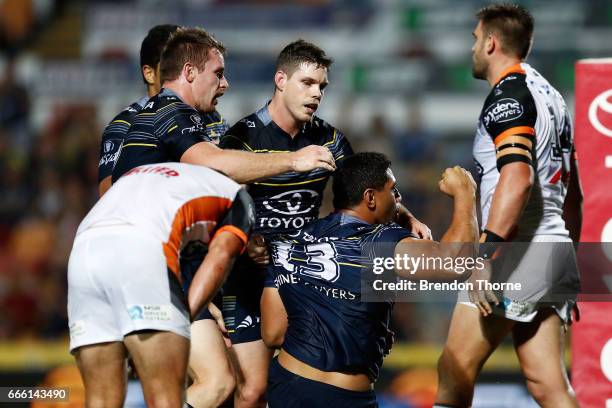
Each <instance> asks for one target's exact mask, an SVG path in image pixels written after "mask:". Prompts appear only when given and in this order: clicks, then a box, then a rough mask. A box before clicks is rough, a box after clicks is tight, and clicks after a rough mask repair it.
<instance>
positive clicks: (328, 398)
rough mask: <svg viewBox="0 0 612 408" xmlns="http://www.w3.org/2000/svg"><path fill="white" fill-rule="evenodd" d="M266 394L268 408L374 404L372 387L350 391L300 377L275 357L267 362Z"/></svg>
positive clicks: (351, 407)
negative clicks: (268, 367) (365, 389)
mask: <svg viewBox="0 0 612 408" xmlns="http://www.w3.org/2000/svg"><path fill="white" fill-rule="evenodd" d="M267 398H268V406H269V407H270V408H318V407H322V408H327V407H334V408H378V403H377V402H376V394H375V393H374V391H351V390H346V389H344V388H339V387H335V386H333V385H329V384H325V383H322V382H319V381H314V380H309V379H308V378H304V377H300V376H299V375H297V374H293V373H292V372H290V371H288V370H287V369H285V368H284V367H283V366H281V365H280V363H279V362H278V359H277V358H275V359H273V360H272V362H271V363H270V371H269V373H268V391H267Z"/></svg>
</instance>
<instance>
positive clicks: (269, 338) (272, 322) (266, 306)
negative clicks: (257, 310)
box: [260, 287, 288, 348]
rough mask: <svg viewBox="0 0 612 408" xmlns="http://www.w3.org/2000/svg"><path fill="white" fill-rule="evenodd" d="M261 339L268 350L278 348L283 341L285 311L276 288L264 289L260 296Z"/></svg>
mask: <svg viewBox="0 0 612 408" xmlns="http://www.w3.org/2000/svg"><path fill="white" fill-rule="evenodd" d="M260 306H261V337H262V339H263V341H264V343H266V346H268V347H270V348H278V347H281V346H282V345H283V342H284V341H285V332H286V331H287V325H288V321H287V311H286V310H285V306H284V305H283V300H282V299H281V297H280V294H279V293H278V289H277V288H276V287H265V288H264V290H263V294H262V296H261V305H260Z"/></svg>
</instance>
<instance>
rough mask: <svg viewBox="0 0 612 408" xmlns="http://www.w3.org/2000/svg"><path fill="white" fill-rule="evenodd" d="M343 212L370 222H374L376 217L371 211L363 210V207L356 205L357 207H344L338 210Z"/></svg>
mask: <svg viewBox="0 0 612 408" xmlns="http://www.w3.org/2000/svg"><path fill="white" fill-rule="evenodd" d="M338 212H340V213H342V214H346V215H350V216H351V217H355V218H359V219H360V220H362V221H365V222H367V223H368V224H374V223H375V221H376V220H375V219H374V217H373V216H372V215H371V214H370V212H369V211H368V212H365V211H363V210H362V209H361V208H359V207H356V208H345V209H342V210H340V211H338Z"/></svg>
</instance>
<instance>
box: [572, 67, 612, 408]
mask: <svg viewBox="0 0 612 408" xmlns="http://www.w3.org/2000/svg"><path fill="white" fill-rule="evenodd" d="M575 141H576V149H577V153H578V164H579V171H580V178H581V181H582V187H583V190H584V210H583V214H584V215H583V224H582V235H581V239H580V240H581V242H610V241H612V59H600V60H581V61H578V62H577V63H576V115H575ZM590 245H596V244H590ZM599 246H600V247H601V249H600V250H596V251H595V252H596V253H598V257H599V258H600V259H601V260H603V264H604V265H607V266H608V267H610V265H611V262H612V253H610V252H611V251H610V248H612V244H608V246H607V247H606V248H604V246H603V245H599ZM606 249H607V250H606ZM580 252H581V251H579V253H580ZM593 253H594V251H591V250H589V254H593ZM585 261H587V262H586V264H588V263H589V262H588V260H585ZM595 264H599V265H600V267H601V265H602V263H601V261H599V262H596V263H595ZM582 266H583V265H582V263H581V275H582V280H583V285H582V287H583V293H582V294H581V295H580V297H579V300H582V301H581V302H579V304H580V308H581V320H580V322H578V323H576V324H575V325H574V326H573V330H572V383H573V386H574V389H575V391H576V394H577V396H578V401H579V402H580V405H581V406H582V407H601V408H604V407H606V408H607V407H612V302H609V301H607V302H606V301H598V300H606V299H602V296H601V295H599V296H596V295H590V294H589V293H588V292H589V288H591V287H598V286H599V287H601V285H607V286H608V289H610V287H609V286H610V285H612V282H609V281H606V279H602V276H603V275H605V274H606V273H601V271H595V270H593V268H588V266H587V267H586V268H585V267H582ZM589 269H592V270H589ZM608 273H609V271H608ZM594 279H596V280H598V281H593V280H594ZM607 298H608V299H610V297H609V296H607Z"/></svg>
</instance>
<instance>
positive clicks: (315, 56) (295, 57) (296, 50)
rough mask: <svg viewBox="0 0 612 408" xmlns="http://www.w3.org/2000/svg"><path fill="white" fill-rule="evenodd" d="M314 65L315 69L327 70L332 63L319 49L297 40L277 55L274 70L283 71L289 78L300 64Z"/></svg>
mask: <svg viewBox="0 0 612 408" xmlns="http://www.w3.org/2000/svg"><path fill="white" fill-rule="evenodd" d="M304 62H306V63H311V64H316V65H317V67H323V68H326V69H327V68H329V67H330V66H331V64H332V63H333V62H334V60H333V59H331V58H330V57H328V56H327V55H326V54H325V51H323V50H322V49H321V48H319V47H317V46H316V45H314V44H313V43H309V42H308V41H304V40H302V39H299V40H297V41H294V42H292V43H291V44H289V45H287V46H286V47H285V48H283V50H282V51H281V52H280V54H278V58H277V59H276V70H277V71H284V72H285V73H286V74H287V75H289V76H291V74H293V72H294V71H295V70H296V69H298V68H299V66H300V64H302V63H304Z"/></svg>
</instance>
